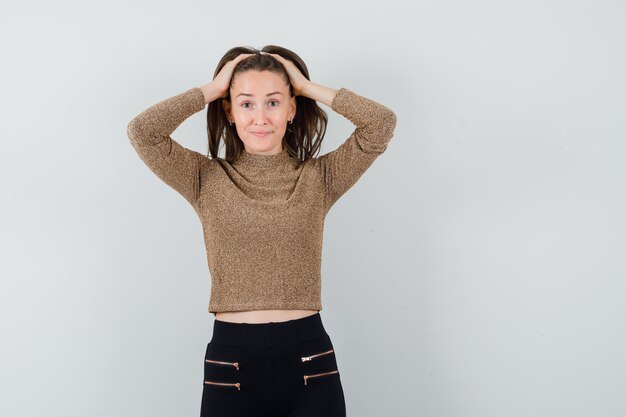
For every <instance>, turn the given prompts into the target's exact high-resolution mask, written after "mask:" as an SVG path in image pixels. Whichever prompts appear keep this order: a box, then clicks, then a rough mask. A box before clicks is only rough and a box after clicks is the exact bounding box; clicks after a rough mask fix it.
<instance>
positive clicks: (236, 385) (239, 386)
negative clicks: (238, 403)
mask: <svg viewBox="0 0 626 417" xmlns="http://www.w3.org/2000/svg"><path fill="white" fill-rule="evenodd" d="M204 383H205V384H211V385H224V386H229V387H237V389H238V390H239V391H241V384H240V383H239V382H235V383H228V382H213V381H207V380H206V379H205V380H204Z"/></svg>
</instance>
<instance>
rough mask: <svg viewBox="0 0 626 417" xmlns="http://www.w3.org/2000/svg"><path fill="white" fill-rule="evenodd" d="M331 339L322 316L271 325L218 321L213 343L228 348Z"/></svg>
mask: <svg viewBox="0 0 626 417" xmlns="http://www.w3.org/2000/svg"><path fill="white" fill-rule="evenodd" d="M323 336H328V334H327V333H326V329H325V328H324V324H323V323H322V316H321V315H320V313H319V312H317V313H315V314H313V315H310V316H306V317H302V318H299V319H293V320H287V321H281V322H269V323H232V322H229V321H222V320H217V319H215V320H214V321H213V334H212V337H211V343H215V344H219V345H226V346H254V347H270V346H284V345H293V344H296V343H297V342H299V341H302V340H311V339H316V338H319V337H323Z"/></svg>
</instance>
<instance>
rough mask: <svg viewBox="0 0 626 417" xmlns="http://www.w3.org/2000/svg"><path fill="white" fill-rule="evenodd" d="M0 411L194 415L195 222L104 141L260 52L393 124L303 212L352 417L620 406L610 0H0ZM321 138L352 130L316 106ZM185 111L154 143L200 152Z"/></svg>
mask: <svg viewBox="0 0 626 417" xmlns="http://www.w3.org/2000/svg"><path fill="white" fill-rule="evenodd" d="M0 16H1V17H0V35H1V36H0V39H1V41H0V42H1V43H2V62H3V64H2V77H0V83H1V87H2V88H1V90H0V91H1V92H2V94H1V99H0V102H1V106H2V107H1V111H2V123H1V125H0V126H1V127H0V128H1V129H2V130H1V133H2V134H1V138H2V152H0V174H1V178H2V188H3V190H2V195H3V197H2V205H1V207H2V208H1V210H2V215H1V216H0V221H1V223H0V226H1V233H0V236H1V238H0V239H1V240H0V244H1V245H2V246H1V248H0V249H1V250H2V261H1V262H0V275H1V288H0V313H1V331H2V339H1V340H2V342H1V343H0V364H1V370H0V415H2V416H7V417H8V416H11V417H14V416H15V417H17V416H35V415H46V416H63V417H74V416H75V417H79V416H80V417H85V416H103V417H104V416H106V417H113V416H120V417H121V416H124V417H128V416H148V415H149V416H190V417H193V416H197V415H198V414H199V410H200V397H201V391H202V376H203V375H202V373H203V358H204V353H205V348H206V343H207V342H208V340H209V337H210V334H211V329H212V322H213V315H210V314H209V313H208V311H207V305H208V296H209V291H210V276H209V274H208V267H207V263H206V255H205V249H204V246H203V240H202V232H201V227H200V223H199V221H198V219H197V216H196V215H195V213H194V211H193V209H192V208H191V206H189V205H188V203H187V202H186V201H185V200H184V199H183V198H182V197H181V196H179V195H177V194H176V193H175V192H174V191H173V190H172V189H170V188H168V187H167V186H166V185H165V184H163V183H162V182H160V180H159V179H158V178H157V177H156V176H155V175H154V174H152V173H151V172H150V171H149V170H148V169H147V168H146V167H145V166H144V165H143V164H142V162H141V161H140V159H139V158H138V157H137V155H136V154H135V152H134V150H133V148H132V147H131V145H130V142H129V140H128V138H127V136H126V126H127V123H128V122H129V121H130V120H131V119H132V118H133V117H134V116H135V115H136V114H138V113H139V112H140V111H142V110H143V109H145V108H146V107H148V106H150V105H152V104H154V103H156V102H158V101H160V100H162V99H165V98H167V97H171V96H173V95H175V94H178V93H180V92H183V91H185V90H187V89H188V88H191V87H194V86H200V85H202V84H205V83H206V82H209V81H210V80H211V78H212V74H213V71H214V69H215V66H216V65H217V63H218V61H219V58H220V57H221V56H222V55H223V54H224V53H225V52H226V51H227V50H228V49H229V48H231V47H233V46H237V45H249V46H255V47H258V48H260V47H262V46H263V45H266V44H276V45H281V46H284V47H287V48H289V49H292V50H294V51H295V52H297V53H298V54H300V56H301V57H302V58H303V59H304V60H305V62H306V63H307V65H308V67H309V70H310V74H311V78H312V80H313V81H315V82H317V83H320V84H323V85H327V86H331V87H334V88H337V89H338V88H341V87H346V88H349V89H351V90H353V91H355V92H357V93H359V94H362V95H364V96H366V97H369V98H372V99H374V100H377V101H379V102H381V103H383V104H385V105H387V106H388V107H390V108H391V109H393V110H394V111H395V112H396V115H397V117H398V125H397V128H396V131H395V135H394V138H393V139H392V142H391V143H390V145H389V147H388V149H387V152H386V153H385V154H384V155H383V156H382V157H380V158H379V159H378V160H377V161H376V162H375V163H374V165H373V166H372V167H371V168H370V169H369V171H368V172H366V173H365V174H364V176H363V177H362V178H361V180H360V181H359V182H358V183H357V184H356V185H355V186H354V187H353V188H352V189H351V190H350V191H348V192H347V193H346V194H345V195H344V196H343V197H342V198H341V199H340V201H339V202H338V203H337V204H336V205H335V206H334V207H333V208H332V210H331V212H330V213H329V215H328V217H327V219H326V227H325V237H324V254H323V256H324V258H323V270H322V276H323V286H322V288H323V293H322V302H323V306H324V307H323V310H322V312H321V314H322V317H323V320H324V322H325V325H326V327H327V330H328V332H329V334H330V335H331V337H332V339H333V343H334V345H335V348H336V354H337V358H338V363H339V366H340V370H341V375H342V382H343V386H344V392H345V395H346V401H347V409H348V415H350V416H353V417H354V416H411V417H413V416H419V417H435V416H437V417H488V416H493V417H502V416H507V417H518V416H519V417H527V416H546V417H547V416H550V417H553V416H568V417H575V416H581V417H582V416H585V417H587V416H591V415H595V416H603V417H610V416H615V417H617V416H624V415H626V400H625V398H624V392H626V359H625V356H624V352H625V351H626V323H625V319H624V318H625V317H626V284H625V283H624V282H625V276H626V261H625V260H624V254H625V253H626V252H625V249H626V238H625V235H626V233H625V232H626V222H625V221H624V213H625V212H626V191H625V188H626V187H625V185H626V164H624V155H625V151H626V144H625V142H624V138H625V137H626V136H625V133H626V118H625V117H624V113H625V112H624V110H625V109H626V106H625V105H626V97H625V93H626V65H625V64H626V58H625V57H626V56H625V55H624V50H626V48H625V45H624V43H625V42H624V40H625V39H626V33H625V32H626V31H625V29H624V27H626V26H625V23H626V21H625V20H626V19H625V18H626V7H625V6H624V3H623V2H619V1H594V2H592V1H590V0H587V1H564V0H563V1H554V0H552V1H545V0H542V1H535V0H533V1H517V2H513V1H486V0H480V1H473V2H464V1H458V0H457V1H447V0H446V1H439V2H431V1H428V2H426V1H421V2H404V1H399V0H388V1H384V2H374V1H363V0H361V1H358V2H357V1H344V2H337V1H333V2H330V1H326V2H315V3H304V2H294V1H275V2H258V1H237V2H225V1H223V2H206V1H204V2H203V1H182V2H181V1H176V2H174V1H169V2H166V1H135V2H129V1H124V2H122V1H108V2H85V1H76V0H74V1H57V2H43V1H31V2H17V1H3V2H2V4H1V12H0ZM322 106H323V108H324V109H325V110H326V111H327V112H328V114H329V118H330V121H329V126H328V131H327V135H326V138H325V140H324V145H323V148H322V153H326V152H328V151H330V150H333V149H335V148H336V147H337V146H339V145H340V144H341V143H342V142H343V141H344V140H345V139H346V138H347V137H348V135H349V134H350V132H352V130H353V128H354V126H353V125H352V124H351V123H350V122H349V121H348V120H347V119H345V118H343V117H341V116H340V115H337V114H336V113H334V112H333V111H332V110H331V109H330V108H328V107H326V106H324V105H322ZM204 117H205V111H202V112H200V113H197V114H195V115H194V116H192V117H191V118H190V119H188V120H187V121H186V122H185V123H183V125H182V126H181V127H180V128H179V129H178V130H177V131H176V132H175V133H174V135H173V137H174V138H175V139H176V140H178V141H179V142H180V143H181V144H183V145H184V146H187V147H189V148H191V149H194V150H198V151H200V152H205V153H206V151H207V142H206V132H205V123H206V121H205V119H204Z"/></svg>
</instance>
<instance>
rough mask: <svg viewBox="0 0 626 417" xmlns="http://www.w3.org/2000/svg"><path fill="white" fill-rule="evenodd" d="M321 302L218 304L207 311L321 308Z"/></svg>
mask: <svg viewBox="0 0 626 417" xmlns="http://www.w3.org/2000/svg"><path fill="white" fill-rule="evenodd" d="M321 309H322V306H321V304H293V303H291V304H289V303H288V304H280V305H277V304H219V305H211V306H209V313H226V312H235V311H253V310H318V311H319V310H321Z"/></svg>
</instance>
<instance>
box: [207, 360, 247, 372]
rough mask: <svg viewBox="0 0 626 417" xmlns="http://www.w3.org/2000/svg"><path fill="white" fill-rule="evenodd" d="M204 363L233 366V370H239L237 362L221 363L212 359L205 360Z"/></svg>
mask: <svg viewBox="0 0 626 417" xmlns="http://www.w3.org/2000/svg"><path fill="white" fill-rule="evenodd" d="M204 361H205V362H209V363H216V364H218V365H230V366H234V367H235V368H237V370H239V362H223V361H214V360H212V359H205V360H204Z"/></svg>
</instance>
